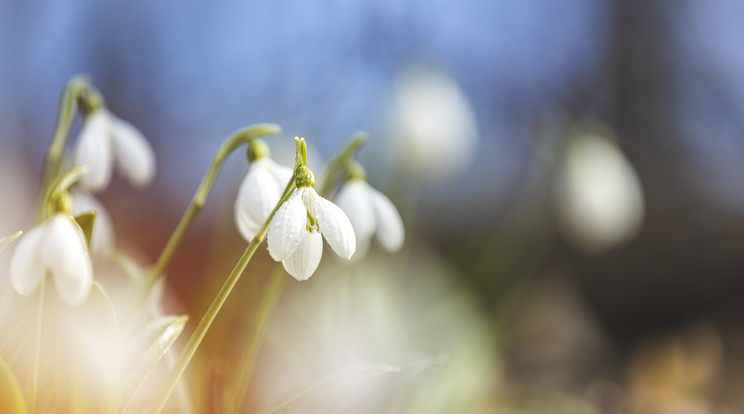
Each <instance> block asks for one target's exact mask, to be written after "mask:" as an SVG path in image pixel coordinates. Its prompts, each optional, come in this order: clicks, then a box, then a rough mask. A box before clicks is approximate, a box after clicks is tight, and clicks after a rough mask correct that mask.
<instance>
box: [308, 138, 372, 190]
mask: <svg viewBox="0 0 744 414" xmlns="http://www.w3.org/2000/svg"><path fill="white" fill-rule="evenodd" d="M366 142H367V133H366V132H364V131H357V132H355V133H354V135H353V136H352V137H351V139H350V140H349V142H347V143H346V146H345V147H344V148H342V149H341V150H340V151H339V152H337V153H336V156H335V157H333V158H332V159H331V160H330V161H329V162H328V165H327V166H326V168H325V170H324V171H323V177H322V178H321V180H320V183H321V184H320V185H319V186H318V187H317V189H318V194H320V195H322V196H324V197H325V196H327V195H328V192H329V191H330V190H331V186H332V185H333V181H334V180H333V179H334V178H335V177H336V175H337V174H339V173H340V172H341V171H343V169H344V168H345V167H346V164H347V163H348V162H349V160H351V158H352V157H353V156H354V154H355V153H356V152H357V151H358V150H359V148H361V146H362V145H364V144H365V143H366Z"/></svg>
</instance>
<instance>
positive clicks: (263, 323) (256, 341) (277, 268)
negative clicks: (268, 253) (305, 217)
mask: <svg viewBox="0 0 744 414" xmlns="http://www.w3.org/2000/svg"><path fill="white" fill-rule="evenodd" d="M284 279H285V274H284V268H283V267H282V265H280V264H279V263H276V264H275V265H274V270H273V272H272V274H271V279H270V280H269V283H268V286H266V290H265V291H264V294H263V297H262V298H261V304H260V305H259V307H258V315H256V321H255V324H254V326H253V330H252V331H251V334H250V342H249V343H248V350H247V351H246V352H244V353H243V355H242V357H241V359H240V362H238V365H237V366H238V370H237V373H238V378H237V380H236V381H235V387H234V389H233V398H232V401H231V402H230V405H229V406H228V407H229V408H230V409H229V411H228V412H229V413H238V412H240V408H241V407H242V406H243V399H244V398H245V391H246V389H247V388H248V381H249V380H250V378H251V373H252V372H253V367H254V366H255V364H256V357H257V356H258V350H259V349H260V347H261V343H262V342H263V338H264V335H265V334H266V327H267V325H268V322H269V319H270V318H271V315H272V314H273V313H274V309H275V308H276V303H277V301H278V299H279V293H280V292H281V290H282V285H283V284H284Z"/></svg>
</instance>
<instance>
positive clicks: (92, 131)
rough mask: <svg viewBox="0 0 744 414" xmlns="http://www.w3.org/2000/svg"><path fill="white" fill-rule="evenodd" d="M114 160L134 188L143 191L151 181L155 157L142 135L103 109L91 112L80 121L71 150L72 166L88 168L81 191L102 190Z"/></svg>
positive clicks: (81, 181)
mask: <svg viewBox="0 0 744 414" xmlns="http://www.w3.org/2000/svg"><path fill="white" fill-rule="evenodd" d="M114 160H116V165H117V167H118V169H119V172H121V174H122V175H123V176H124V177H125V178H126V179H127V180H128V181H129V182H130V183H131V184H132V185H134V186H135V187H145V186H147V185H148V184H149V183H150V181H152V177H153V175H154V174H155V156H154V154H153V151H152V148H151V147H150V144H149V143H148V142H147V140H146V139H145V137H144V136H143V135H142V133H141V132H140V131H139V130H138V129H137V128H135V127H134V126H133V125H132V124H130V123H128V122H126V121H124V120H122V119H119V118H118V117H116V116H115V115H113V114H112V113H111V112H109V111H108V110H107V109H106V108H103V107H101V108H98V109H94V110H93V112H91V113H90V114H88V116H87V117H86V118H85V120H84V121H83V128H82V129H81V131H80V135H79V136H78V139H77V142H76V144H75V149H74V160H73V164H74V165H75V166H78V165H87V166H88V174H86V175H85V176H83V177H82V178H81V180H80V184H79V185H80V187H81V188H82V189H84V190H86V191H90V192H97V191H101V190H103V189H105V188H106V186H107V185H108V183H109V181H110V180H111V170H112V168H113V163H114Z"/></svg>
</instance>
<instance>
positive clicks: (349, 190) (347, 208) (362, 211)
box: [336, 180, 376, 256]
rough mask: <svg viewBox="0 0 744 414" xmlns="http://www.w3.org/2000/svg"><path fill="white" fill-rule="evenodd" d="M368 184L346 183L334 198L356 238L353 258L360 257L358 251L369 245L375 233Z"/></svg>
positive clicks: (362, 252) (360, 252) (355, 181)
mask: <svg viewBox="0 0 744 414" xmlns="http://www.w3.org/2000/svg"><path fill="white" fill-rule="evenodd" d="M367 187H368V184H367V183H366V182H365V181H363V180H351V181H349V182H347V183H346V184H345V185H344V186H343V188H341V191H339V193H338V196H337V197H336V205H337V206H339V207H340V208H341V210H343V211H344V213H346V216H347V217H349V221H350V222H351V226H352V227H353V228H354V235H355V236H356V244H357V249H356V250H357V252H356V253H355V256H362V255H363V254H364V251H362V250H361V249H360V246H362V245H363V244H369V239H370V238H371V237H372V234H374V231H375V226H376V223H375V211H374V206H373V205H372V199H371V196H370V194H369V190H368V188H367Z"/></svg>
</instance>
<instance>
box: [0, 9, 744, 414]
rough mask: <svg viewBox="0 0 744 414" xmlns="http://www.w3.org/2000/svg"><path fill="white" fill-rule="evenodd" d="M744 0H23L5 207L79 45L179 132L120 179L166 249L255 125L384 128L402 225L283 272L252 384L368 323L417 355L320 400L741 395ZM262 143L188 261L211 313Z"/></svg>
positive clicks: (175, 276) (9, 59)
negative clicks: (343, 257) (374, 379)
mask: <svg viewBox="0 0 744 414" xmlns="http://www.w3.org/2000/svg"><path fill="white" fill-rule="evenodd" d="M742 18H744V5H743V4H741V3H739V2H736V1H733V0H720V1H715V2H693V1H678V2H668V1H661V0H652V1H649V0H643V1H642V0H630V1H628V0H614V1H612V0H606V1H592V0H564V1H560V2H508V1H487V0H461V1H458V2H446V1H439V0H434V1H431V0H430V1H421V0H411V1H403V0H381V1H375V2H349V1H339V0H323V1H317V2H306V1H300V0H282V1H274V2H260V3H259V2H241V1H229V2H220V3H219V4H210V5H208V4H206V3H203V4H186V3H183V2H175V1H159V2H150V1H139V0H137V1H129V2H118V3H115V2H84V1H64V2H53V3H48V2H39V1H24V2H21V1H11V0H4V1H3V0H0V163H2V164H3V165H2V166H0V168H1V169H2V170H3V171H4V172H5V174H4V177H2V178H0V188H2V189H3V194H5V195H4V196H3V201H2V203H0V215H2V216H3V217H5V219H4V220H2V222H0V232H2V234H6V233H11V232H14V231H16V230H18V229H19V228H27V226H28V225H29V223H31V221H30V220H32V217H30V216H29V215H28V214H27V213H28V210H24V209H19V208H17V207H13V200H18V199H21V198H24V197H25V198H24V199H25V200H33V198H34V197H35V191H36V190H35V187H34V186H35V183H36V182H38V177H39V175H40V171H41V168H42V161H43V153H44V151H45V148H46V145H47V144H48V141H49V139H50V137H51V133H52V131H53V128H54V122H55V117H56V110H57V104H58V98H59V94H60V92H61V90H62V88H63V86H64V85H65V83H66V82H67V81H68V79H69V78H70V77H71V76H73V75H75V74H77V73H87V74H89V75H90V76H91V78H92V79H93V83H94V84H95V85H96V86H97V87H98V88H99V89H100V90H101V91H102V92H103V94H104V96H105V98H106V101H107V106H108V107H109V109H110V110H111V111H112V112H113V113H115V114H117V115H118V116H120V117H121V118H123V119H126V120H128V121H130V122H132V123H133V124H135V125H136V126H137V127H139V128H140V129H141V130H142V131H143V133H144V134H145V135H146V136H147V137H148V139H149V140H150V141H151V142H152V144H153V147H154V149H155V153H156V157H157V162H158V164H157V169H158V172H157V175H156V178H155V181H154V183H153V184H152V185H151V186H150V187H149V188H148V189H147V190H145V191H143V192H139V191H135V190H134V189H132V188H131V187H129V186H128V185H127V184H126V183H125V182H123V181H122V180H121V179H116V180H115V181H114V183H113V185H112V187H110V188H109V190H108V191H107V192H106V193H104V194H102V195H101V200H102V202H103V204H104V205H105V206H106V207H107V208H108V209H109V212H110V213H111V215H112V217H113V222H114V226H115V228H116V231H117V244H118V245H119V246H120V247H121V248H122V249H123V250H127V251H130V252H134V253H136V254H137V255H139V256H140V257H142V258H143V259H142V260H143V261H144V262H152V261H154V260H155V259H156V257H157V255H158V254H159V252H160V249H161V248H162V246H163V245H164V244H165V241H166V240H167V238H168V236H169V235H170V232H171V231H172V229H173V228H174V227H175V225H176V223H177V222H178V219H179V218H180V216H181V214H182V212H183V211H184V210H185V208H186V205H187V204H188V202H189V200H190V198H191V196H192V195H193V192H194V191H195V189H196V187H197V186H198V184H199V182H200V180H201V177H202V175H203V174H204V172H205V171H206V169H207V167H208V165H209V162H210V161H211V159H212V157H213V156H214V154H215V153H216V151H217V148H218V147H219V145H220V143H221V142H222V140H224V139H225V138H226V137H227V136H228V135H229V134H230V133H231V132H233V131H234V130H236V129H238V128H241V127H243V126H245V125H248V124H252V123H258V122H274V123H278V124H280V125H281V126H282V128H283V131H284V133H283V135H282V136H280V137H278V138H274V137H271V138H268V139H267V142H268V143H269V145H270V146H271V147H272V149H273V154H274V156H275V158H276V159H277V160H278V161H279V162H282V163H284V164H290V163H291V160H292V153H291V151H292V145H293V140H292V138H293V137H294V136H295V135H297V136H304V137H305V138H306V139H307V140H308V142H309V143H310V144H311V146H313V149H312V152H311V158H314V159H315V161H312V160H311V165H312V163H313V162H316V163H317V164H316V165H319V166H322V162H323V160H326V159H328V158H329V157H330V156H332V154H333V152H334V151H335V150H336V149H337V148H339V147H340V146H341V145H343V143H344V142H345V140H346V139H348V138H349V137H350V136H351V135H352V133H353V132H354V131H355V130H358V129H362V130H365V131H367V132H368V133H369V134H370V140H369V142H368V144H367V146H366V147H365V148H364V149H363V150H362V151H361V153H360V160H361V161H362V162H363V163H364V165H365V168H366V169H367V172H368V175H369V181H370V183H371V184H372V185H373V186H375V187H376V188H379V189H380V190H381V191H383V192H385V193H387V194H388V195H389V196H390V198H391V199H392V200H393V201H394V202H395V203H396V205H397V206H398V208H399V210H400V211H401V214H402V216H403V218H404V222H405V223H406V230H407V235H406V236H407V242H406V247H405V248H404V250H403V252H401V253H398V254H397V255H393V256H388V255H386V254H385V253H383V252H381V251H373V252H371V254H370V257H369V258H367V259H365V262H362V263H355V264H352V265H351V266H349V267H344V266H342V265H341V264H340V263H336V262H337V261H334V260H333V259H332V258H330V257H328V258H326V259H325V262H324V264H323V266H322V267H321V271H319V273H318V274H317V275H316V276H314V277H313V279H311V280H310V281H308V282H304V283H299V282H295V281H294V280H291V281H289V282H288V283H287V286H286V287H285V290H284V292H283V293H282V298H281V299H280V302H279V306H278V310H277V313H276V315H275V316H274V318H273V319H272V325H271V328H270V329H269V333H268V334H267V340H266V342H265V344H264V347H263V349H262V351H261V352H262V353H261V355H260V357H259V366H258V369H259V371H260V373H262V376H261V377H260V378H262V379H264V380H263V381H261V380H259V379H254V382H253V383H252V384H253V385H252V388H251V389H252V390H253V391H252V392H251V394H250V396H249V400H250V401H251V405H252V406H255V407H254V408H258V407H261V406H263V405H265V404H266V403H267V402H270V401H272V400H275V399H276V397H279V396H281V395H283V394H286V393H287V392H290V391H291V390H292V389H294V388H296V386H301V385H302V384H306V383H307V382H308V381H311V380H312V378H313V377H317V376H318V375H325V374H327V373H328V372H330V371H332V370H331V368H333V367H334V366H335V365H334V364H335V363H336V362H338V360H339V359H343V358H341V357H339V355H342V354H343V355H347V354H344V352H347V351H349V349H351V348H352V346H351V345H350V344H352V343H353V344H356V345H357V346H356V348H355V349H357V350H358V351H359V352H358V353H359V355H355V356H353V357H351V356H349V358H351V359H354V358H357V359H360V360H364V361H365V362H376V363H379V362H385V363H396V364H400V365H401V366H409V365H412V366H414V369H413V371H414V372H415V373H414V374H410V378H409V377H408V376H406V377H405V378H402V379H396V380H395V381H394V382H392V383H388V382H385V381H382V380H381V381H380V382H381V383H380V384H375V386H374V387H371V390H365V392H364V393H363V394H364V396H363V397H364V398H366V400H367V403H360V402H359V400H354V401H347V400H343V399H340V400H338V401H336V400H334V401H329V400H326V401H321V405H319V406H318V407H315V409H316V410H318V411H317V412H329V410H331V408H329V407H333V410H336V411H338V412H464V413H468V412H515V413H520V412H540V413H542V412H544V413H552V412H562V413H569V412H570V413H577V412H588V413H594V412H607V413H733V412H741V411H742V410H744V398H742V395H744V393H741V392H740V391H741V389H742V387H744V375H743V374H744V370H742V363H743V362H744V359H742V358H743V357H744V355H742V351H741V350H742V349H744V347H742V345H744V330H743V329H742V325H743V323H742V321H744V319H743V317H744V305H743V303H744V302H743V301H742V300H741V299H742V297H743V296H744V277H742V276H743V275H742V272H743V271H744V255H743V254H741V252H742V249H743V248H744V184H742V183H744V122H743V121H742V119H744V116H743V115H744V75H742V74H744V52H743V51H742V50H741V47H740V40H741V39H742V38H744V25H741V19H742ZM78 124H79V122H78ZM78 129H79V125H76V127H75V129H74V131H77V130H78ZM74 133H76V132H74ZM73 136H74V135H73ZM247 168H248V166H247V163H246V161H245V157H244V156H243V155H242V154H240V155H238V154H236V155H234V156H233V157H231V159H230V160H229V161H228V163H227V164H226V166H225V168H224V170H223V171H222V173H221V176H220V178H219V179H218V181H217V185H216V188H215V191H214V192H213V194H212V196H211V197H210V202H209V203H208V204H207V208H206V209H205V211H204V212H203V214H202V216H201V217H200V219H199V221H198V222H197V225H196V226H195V228H194V230H193V231H192V232H191V233H190V234H189V236H188V237H187V239H186V241H185V243H184V245H183V246H182V248H181V249H180V250H179V252H178V253H177V255H176V257H175V258H174V261H173V264H172V265H171V266H170V267H169V269H168V274H169V290H170V291H171V292H172V293H173V297H175V298H177V300H176V302H177V304H176V305H173V306H174V307H176V308H179V309H183V312H185V313H189V314H190V315H192V320H195V319H197V315H201V314H203V312H204V309H206V306H207V305H208V303H209V301H210V300H211V298H212V295H211V293H208V292H216V290H217V288H218V286H219V285H220V284H221V283H222V281H223V280H224V275H226V274H227V273H228V272H229V270H230V269H231V267H232V265H233V263H234V261H235V260H237V258H238V256H239V254H240V252H241V251H242V249H243V248H244V246H245V243H244V241H243V240H242V239H241V238H240V236H239V234H238V232H237V231H236V230H235V229H234V227H233V223H232V204H233V202H234V197H235V194H236V192H237V188H238V186H239V184H240V182H241V180H242V177H243V176H244V174H245V172H246V171H247ZM318 168H320V167H318ZM316 172H317V171H316ZM21 177H25V178H23V179H22V178H21ZM30 211H33V209H31V210H30ZM269 263H270V260H269V259H268V255H266V254H265V252H262V254H261V257H260V260H258V261H257V263H255V264H254V263H252V265H251V267H250V268H249V271H248V275H250V274H251V272H253V273H255V274H257V276H256V277H245V278H244V280H242V281H241V285H240V286H239V289H240V290H241V292H242V293H240V294H238V295H236V297H233V300H232V302H231V303H229V306H228V309H227V311H226V312H225V314H224V315H222V316H221V318H222V324H221V325H220V328H219V329H218V330H217V333H215V334H214V335H213V336H212V337H210V338H208V348H207V349H208V350H209V351H211V352H207V353H206V355H207V356H204V357H203V358H204V360H207V361H209V360H210V358H212V360H215V361H219V360H220V358H223V360H222V363H223V364H227V362H226V361H229V358H230V357H229V355H231V352H233V353H234V352H239V349H232V348H233V347H235V348H239V347H240V342H239V341H237V342H232V341H231V340H229V339H226V338H231V337H232V336H231V335H234V336H235V337H238V338H242V336H241V334H240V332H243V331H244V330H245V328H244V327H245V326H250V324H251V323H252V322H251V321H252V320H253V319H252V318H253V313H255V303H257V301H258V298H259V297H260V294H261V289H262V288H263V286H264V285H265V282H266V280H267V278H266V277H265V276H264V274H265V273H267V272H266V271H265V269H268V267H267V266H268V264H269ZM334 292H335V293H334ZM233 302H234V303H233ZM321 322H322V323H321ZM361 327H363V328H361ZM331 339H333V340H331ZM288 343H290V344H293V345H294V347H289V346H288V345H287V344H288ZM226 344H228V346H227V348H230V349H229V351H227V352H226V351H225V347H226ZM298 347H299V349H298ZM339 349H343V351H340V350H339ZM223 352H224V355H220V353H223ZM360 355H361V356H360ZM386 358H387V360H381V359H386ZM421 361H424V362H421ZM427 361H428V362H427ZM432 361H433V362H432ZM207 365H209V364H207ZM211 366H215V367H218V366H220V362H213V363H212V365H211ZM417 370H418V371H421V372H418V371H417ZM215 378H217V379H215ZM219 378H220V372H219V369H217V368H214V369H213V371H210V374H209V378H208V379H207V380H204V381H205V382H209V383H210V384H213V383H217V384H219V382H220V379H219ZM193 381H194V382H195V383H198V384H201V383H200V382H199V380H193ZM274 384H282V385H281V386H278V385H277V386H274ZM202 385H204V384H202ZM203 388H204V389H209V387H208V386H206V385H204V387H203ZM204 393H205V396H203V400H204V401H209V400H210V398H209V392H208V391H205V392H204ZM426 396H428V397H426ZM432 396H438V397H437V398H435V397H432ZM364 398H362V397H360V399H361V400H362V401H363V400H364ZM341 400H343V401H341ZM369 401H374V402H376V403H375V404H377V405H375V404H371V403H369ZM204 404H207V403H204ZM426 404H429V405H430V406H427V405H426ZM319 407H320V408H319ZM422 407H427V408H425V409H424V408H422ZM312 409H313V408H312V407H310V408H308V410H310V411H308V412H316V411H312ZM435 409H436V410H440V411H435ZM365 410H366V411H365ZM384 410H388V411H384ZM331 412H334V411H332V410H331Z"/></svg>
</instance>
